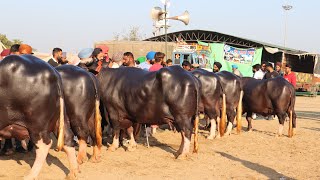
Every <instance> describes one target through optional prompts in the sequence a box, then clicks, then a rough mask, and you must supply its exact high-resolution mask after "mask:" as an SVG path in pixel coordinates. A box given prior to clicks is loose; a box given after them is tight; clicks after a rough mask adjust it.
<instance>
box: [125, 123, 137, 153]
mask: <svg viewBox="0 0 320 180" xmlns="http://www.w3.org/2000/svg"><path fill="white" fill-rule="evenodd" d="M133 131H134V128H133V127H132V126H131V127H129V128H128V129H127V133H128V134H129V136H130V141H129V146H128V151H134V150H135V149H136V148H137V143H136V141H135V140H134V133H133Z"/></svg>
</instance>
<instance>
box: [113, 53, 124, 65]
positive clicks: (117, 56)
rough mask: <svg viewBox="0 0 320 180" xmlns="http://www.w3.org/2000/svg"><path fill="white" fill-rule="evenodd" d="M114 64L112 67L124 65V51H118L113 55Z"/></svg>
mask: <svg viewBox="0 0 320 180" xmlns="http://www.w3.org/2000/svg"><path fill="white" fill-rule="evenodd" d="M111 60H112V66H111V68H119V67H120V66H121V65H122V60H123V52H117V53H114V54H113V55H112V59H111Z"/></svg>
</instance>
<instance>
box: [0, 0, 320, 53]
mask: <svg viewBox="0 0 320 180" xmlns="http://www.w3.org/2000/svg"><path fill="white" fill-rule="evenodd" d="M284 3H285V1H284V0H228V1H221V0H171V1H170V7H169V9H168V10H169V13H170V15H172V16H173V15H180V14H182V13H183V12H184V11H185V10H188V11H189V13H190V23H189V25H187V26H185V25H184V24H183V23H182V22H179V21H170V25H171V27H170V28H169V32H174V31H180V30H192V29H201V30H209V31H217V32H221V33H225V34H230V35H234V36H239V37H243V38H249V39H253V40H258V41H262V42H267V43H272V44H276V45H281V46H282V45H283V41H284V22H285V18H284V17H285V16H284V11H283V9H282V5H283V4H284ZM288 3H289V4H290V5H292V6H293V9H292V10H290V11H289V12H288V18H287V41H286V42H287V43H286V44H287V47H290V48H294V49H298V50H305V51H308V52H314V53H320V33H319V30H320V20H319V19H320V13H319V7H320V1H319V0H291V1H288ZM155 6H160V7H162V6H163V5H162V3H161V1H160V0H117V1H111V0H54V1H49V0H28V1H24V0H23V1H22V0H9V1H8V0H7V1H5V0H0V12H1V16H0V17H1V23H0V33H1V34H6V35H7V37H8V38H9V39H21V40H23V41H24V43H27V44H30V45H31V46H32V47H34V48H35V49H37V50H38V51H39V52H44V53H49V52H51V50H52V49H53V48H54V47H60V48H62V49H63V50H64V51H67V52H73V53H76V52H79V51H80V50H81V49H82V48H86V47H93V44H94V42H97V41H103V40H112V39H113V38H114V36H115V34H124V33H125V32H126V31H128V29H130V28H131V27H139V29H140V33H141V34H143V35H144V36H145V37H147V38H148V37H152V29H153V27H152V24H153V22H152V20H151V17H150V12H151V9H152V8H153V7H155Z"/></svg>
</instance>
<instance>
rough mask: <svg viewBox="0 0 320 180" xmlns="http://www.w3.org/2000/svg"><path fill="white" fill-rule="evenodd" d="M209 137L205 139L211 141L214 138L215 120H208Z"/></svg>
mask: <svg viewBox="0 0 320 180" xmlns="http://www.w3.org/2000/svg"><path fill="white" fill-rule="evenodd" d="M210 124H211V127H210V135H209V136H208V137H207V139H213V138H215V137H216V129H217V125H216V120H214V119H210Z"/></svg>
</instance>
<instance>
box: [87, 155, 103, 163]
mask: <svg viewBox="0 0 320 180" xmlns="http://www.w3.org/2000/svg"><path fill="white" fill-rule="evenodd" d="M89 161H90V162H92V163H99V162H101V157H98V156H92V157H91V158H90V160H89Z"/></svg>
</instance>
